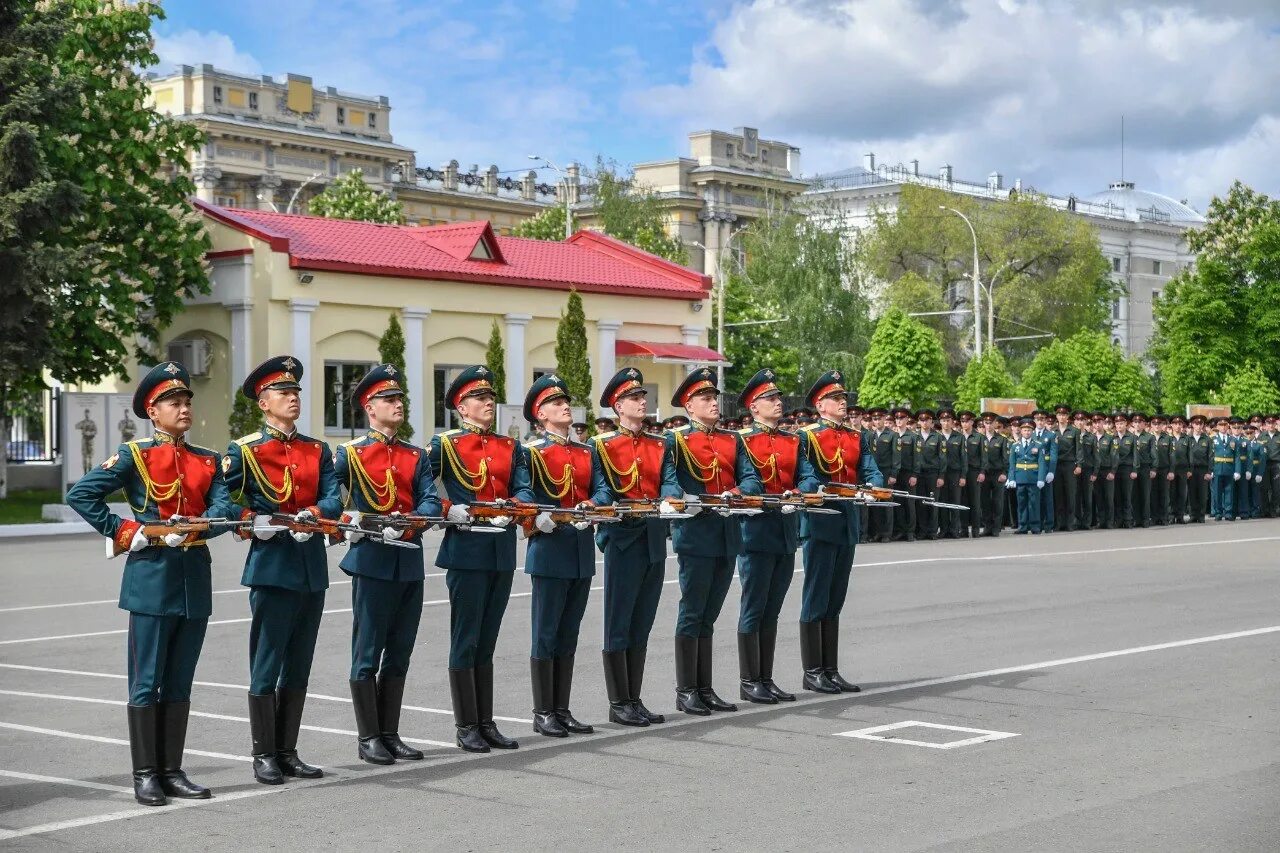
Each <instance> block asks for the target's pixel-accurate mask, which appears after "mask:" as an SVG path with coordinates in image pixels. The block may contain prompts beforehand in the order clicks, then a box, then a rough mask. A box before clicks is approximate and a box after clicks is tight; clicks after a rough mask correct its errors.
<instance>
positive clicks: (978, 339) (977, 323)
mask: <svg viewBox="0 0 1280 853" xmlns="http://www.w3.org/2000/svg"><path fill="white" fill-rule="evenodd" d="M938 209H939V210H949V211H951V212H952V213H954V214H955V215H956V216H959V217H960V218H961V219H963V220H964V224H965V225H968V226H969V233H970V234H971V235H972V236H973V355H974V358H982V319H981V318H982V313H981V311H980V310H979V309H980V305H979V295H978V287H979V286H980V285H979V282H978V232H977V231H974V230H973V223H972V222H970V221H969V217H967V216H965V215H964V214H963V213H961V212H960V211H958V210H956V209H955V208H954V207H947V206H946V205H945V204H940V205H938Z"/></svg>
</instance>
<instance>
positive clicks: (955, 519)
mask: <svg viewBox="0 0 1280 853" xmlns="http://www.w3.org/2000/svg"><path fill="white" fill-rule="evenodd" d="M938 421H939V422H940V425H941V430H940V431H939V433H938V435H939V436H941V438H942V442H943V447H942V451H943V464H942V480H943V486H942V487H941V489H940V491H939V497H940V498H941V499H942V500H944V501H947V502H948V503H954V504H958V503H960V502H961V499H962V498H963V497H964V490H965V487H966V486H967V485H968V482H969V471H968V469H967V468H966V464H967V456H966V454H965V437H964V435H962V434H961V433H959V432H956V431H955V425H956V413H955V412H953V411H952V410H951V409H939V410H938ZM938 515H939V516H940V524H939V526H940V528H941V535H942V537H943V538H944V539H959V538H960V525H961V521H962V519H961V514H960V510H958V509H947V510H942V511H941V512H939V513H938Z"/></svg>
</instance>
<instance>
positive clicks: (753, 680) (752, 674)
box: [738, 633, 778, 705]
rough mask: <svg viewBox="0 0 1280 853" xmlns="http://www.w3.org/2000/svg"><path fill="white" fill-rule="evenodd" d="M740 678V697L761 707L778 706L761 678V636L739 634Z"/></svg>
mask: <svg viewBox="0 0 1280 853" xmlns="http://www.w3.org/2000/svg"><path fill="white" fill-rule="evenodd" d="M738 677H739V679H741V681H742V686H741V688H740V689H739V691H738V692H739V695H740V696H741V697H742V698H743V699H746V700H747V701H748V702H755V703H756V704H759V705H776V704H778V700H777V698H776V697H775V696H774V695H773V694H772V693H770V692H769V688H768V687H766V686H765V684H764V680H763V679H762V678H761V676H760V634H759V633H753V634H738Z"/></svg>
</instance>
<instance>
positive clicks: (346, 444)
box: [338, 436, 363, 447]
mask: <svg viewBox="0 0 1280 853" xmlns="http://www.w3.org/2000/svg"><path fill="white" fill-rule="evenodd" d="M361 440H363V436H360V437H357V438H353V439H351V440H350V441H344V442H342V444H339V445H338V446H339V447H355V446H356V445H357V444H359V443H360V442H361Z"/></svg>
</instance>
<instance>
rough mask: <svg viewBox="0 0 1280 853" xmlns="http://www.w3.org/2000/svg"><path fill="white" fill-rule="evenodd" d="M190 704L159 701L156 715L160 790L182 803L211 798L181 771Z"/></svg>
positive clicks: (200, 786)
mask: <svg viewBox="0 0 1280 853" xmlns="http://www.w3.org/2000/svg"><path fill="white" fill-rule="evenodd" d="M190 713H191V703H190V702H161V703H160V704H159V705H156V714H157V715H159V721H158V722H159V726H160V739H159V744H158V749H159V756H158V758H159V761H160V787H161V789H162V790H163V791H164V792H165V794H167V795H168V796H170V797H177V798H179V799H182V800H207V799H209V797H210V796H211V794H210V792H209V789H208V788H206V787H205V786H204V785H197V784H196V783H195V782H192V781H191V780H190V779H188V778H187V774H186V773H183V772H182V751H183V750H184V749H185V748H186V746H187V717H188V716H189V715H190Z"/></svg>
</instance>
